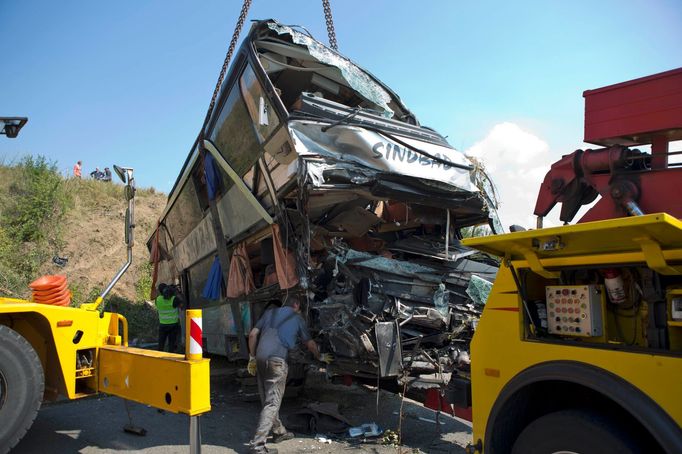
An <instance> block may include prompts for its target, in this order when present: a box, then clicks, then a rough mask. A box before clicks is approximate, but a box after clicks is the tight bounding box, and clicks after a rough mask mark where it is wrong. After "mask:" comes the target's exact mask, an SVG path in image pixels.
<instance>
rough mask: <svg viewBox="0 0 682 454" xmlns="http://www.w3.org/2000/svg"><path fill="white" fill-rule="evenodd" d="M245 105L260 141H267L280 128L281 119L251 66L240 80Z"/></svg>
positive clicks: (247, 67)
mask: <svg viewBox="0 0 682 454" xmlns="http://www.w3.org/2000/svg"><path fill="white" fill-rule="evenodd" d="M239 87H240V88H241V92H242V97H243V98H244V103H245V104H246V108H247V110H248V111H249V116H250V117H251V120H252V121H253V124H254V126H255V128H256V131H257V133H258V141H259V142H260V143H263V142H265V141H267V139H268V138H269V137H270V135H271V134H272V133H273V132H274V131H275V129H277V127H278V126H279V118H278V117H277V113H276V112H275V109H274V108H273V107H272V103H270V100H269V99H268V97H267V95H266V94H265V91H264V90H263V87H262V86H261V84H260V82H259V81H258V78H256V74H255V73H254V72H253V69H252V68H251V66H248V65H247V66H246V68H244V72H243V73H242V76H241V78H240V79H239Z"/></svg>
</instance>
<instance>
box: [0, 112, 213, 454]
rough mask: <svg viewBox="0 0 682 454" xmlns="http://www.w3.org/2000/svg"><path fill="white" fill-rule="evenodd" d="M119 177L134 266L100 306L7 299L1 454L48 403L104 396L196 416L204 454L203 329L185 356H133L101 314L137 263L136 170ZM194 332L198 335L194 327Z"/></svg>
mask: <svg viewBox="0 0 682 454" xmlns="http://www.w3.org/2000/svg"><path fill="white" fill-rule="evenodd" d="M10 120H11V122H7V123H6V124H11V125H13V129H12V130H8V131H7V135H8V136H9V137H12V136H14V137H15V136H16V133H17V132H18V127H16V126H14V125H18V124H19V123H18V122H16V121H15V119H14V118H12V119H10ZM24 123H25V122H24ZM114 170H115V172H116V174H117V175H118V176H119V178H120V179H121V180H122V181H123V183H124V184H125V186H124V194H125V197H126V199H127V201H128V208H127V210H126V215H125V219H126V225H125V242H126V246H127V257H128V258H127V261H126V262H125V264H124V265H123V266H122V267H121V269H120V270H119V272H118V273H117V274H116V276H115V277H114V278H113V279H112V280H111V282H110V283H109V285H107V287H106V288H105V289H104V291H102V293H101V294H100V295H99V296H98V297H97V298H96V300H95V301H94V302H92V303H88V304H83V305H81V306H80V307H78V308H76V307H62V306H58V305H54V304H39V303H36V302H33V301H29V300H21V299H14V298H3V297H0V421H2V424H0V453H3V454H4V453H6V452H8V451H9V450H11V449H12V448H13V447H14V446H16V444H17V443H18V442H19V441H20V440H21V438H22V437H23V436H24V435H25V434H26V432H27V431H28V430H29V428H30V427H31V425H32V424H33V421H34V419H35V418H36V415H37V413H38V409H39V408H40V406H41V403H42V402H43V401H44V400H45V401H51V400H56V399H57V398H58V397H59V396H63V397H65V398H67V399H80V398H84V397H88V396H92V395H94V394H97V393H106V394H111V395H114V396H118V397H122V398H124V399H128V400H132V401H136V402H140V403H143V404H147V405H151V406H153V407H156V408H159V409H162V410H166V411H170V412H173V413H183V414H187V415H189V416H190V431H189V433H190V447H191V448H192V449H193V451H192V452H198V449H199V445H200V430H199V419H198V416H199V415H201V414H203V413H206V412H208V411H209V410H210V409H211V403H210V374H209V360H208V359H204V358H202V356H201V348H200V346H198V348H197V345H200V342H201V334H200V329H199V330H198V332H199V334H198V340H199V344H197V342H192V340H191V339H187V345H189V346H190V347H192V346H194V347H193V350H192V351H188V352H187V354H186V355H180V354H173V353H165V352H157V351H151V350H145V349H140V348H134V347H130V346H129V345H128V322H127V321H126V319H125V317H123V316H122V315H120V314H116V313H111V312H104V311H102V309H101V308H102V303H103V301H104V299H105V298H106V296H107V294H108V293H109V292H110V291H111V289H112V288H113V287H114V285H115V284H116V282H117V281H118V280H119V279H120V278H121V276H123V274H124V273H125V272H126V270H127V269H128V267H129V266H130V264H131V262H132V256H133V253H132V250H133V244H134V241H133V229H134V227H135V223H134V216H133V213H134V197H135V179H134V177H133V169H131V168H126V167H119V166H114ZM34 299H35V294H34ZM187 313H188V316H187V317H188V320H189V322H190V323H193V324H196V325H197V328H200V326H201V311H196V310H188V311H187ZM187 326H192V328H193V330H194V331H195V332H197V330H196V329H194V328H195V326H194V325H187ZM188 331H189V330H188ZM188 336H189V333H188ZM188 348H189V347H188Z"/></svg>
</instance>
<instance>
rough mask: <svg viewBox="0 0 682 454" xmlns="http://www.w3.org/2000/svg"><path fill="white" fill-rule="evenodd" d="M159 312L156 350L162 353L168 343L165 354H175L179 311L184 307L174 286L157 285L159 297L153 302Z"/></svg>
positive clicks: (178, 328) (178, 332) (178, 329)
mask: <svg viewBox="0 0 682 454" xmlns="http://www.w3.org/2000/svg"><path fill="white" fill-rule="evenodd" d="M154 303H155V304H156V309H157V311H158V312H159V345H158V350H159V351H164V350H165V347H166V343H168V350H165V351H167V352H171V353H176V352H177V350H178V335H179V334H180V309H182V308H183V307H184V305H185V302H184V301H183V299H182V297H181V296H180V295H178V293H177V291H176V289H175V286H173V285H166V284H164V283H161V284H159V296H157V297H156V300H155V301H154Z"/></svg>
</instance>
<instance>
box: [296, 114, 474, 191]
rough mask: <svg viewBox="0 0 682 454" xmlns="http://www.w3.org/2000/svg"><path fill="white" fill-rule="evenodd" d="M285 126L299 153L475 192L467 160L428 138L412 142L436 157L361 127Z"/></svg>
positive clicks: (305, 123) (298, 123) (303, 123)
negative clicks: (433, 181)
mask: <svg viewBox="0 0 682 454" xmlns="http://www.w3.org/2000/svg"><path fill="white" fill-rule="evenodd" d="M289 129H290V131H291V134H292V136H293V137H294V138H295V142H294V143H295V145H296V151H297V152H298V153H299V155H302V156H305V155H310V154H312V155H319V156H323V157H325V158H330V159H333V160H335V161H340V162H347V163H353V164H357V165H359V166H361V167H366V168H369V169H373V170H376V171H379V172H383V173H390V174H394V175H402V176H405V175H408V176H412V177H415V178H421V179H425V180H435V181H440V182H443V183H447V184H448V185H450V186H452V187H454V188H457V189H459V190H463V191H467V192H469V193H478V192H479V190H478V188H477V187H476V186H475V185H474V184H473V182H472V180H471V175H470V166H469V162H468V160H467V159H466V158H465V157H464V155H463V154H461V153H460V152H458V151H456V150H455V149H453V148H447V147H445V146H442V145H436V144H432V143H428V142H421V143H419V145H418V146H415V148H417V147H418V148H419V149H420V150H424V151H425V152H427V153H428V154H429V155H432V156H434V157H437V158H439V160H435V159H432V158H430V157H428V156H427V155H426V154H420V153H418V152H417V151H414V149H410V148H407V147H405V146H403V145H401V144H398V143H397V142H396V141H395V140H392V139H390V138H389V137H386V136H385V135H383V134H380V133H378V132H375V131H370V130H367V129H365V128H362V127H357V126H345V125H339V126H335V127H333V128H330V129H327V130H324V127H323V126H322V125H320V124H319V123H318V124H315V123H313V122H304V121H301V122H298V121H297V122H291V123H290V124H289ZM404 140H410V139H407V138H405V139H404ZM413 143H416V142H413ZM443 161H445V162H443Z"/></svg>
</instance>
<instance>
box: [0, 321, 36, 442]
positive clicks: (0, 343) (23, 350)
mask: <svg viewBox="0 0 682 454" xmlns="http://www.w3.org/2000/svg"><path fill="white" fill-rule="evenodd" d="M44 387H45V376H44V374H43V367H42V365H41V364H40V359H39V358H38V355H37V354H36V352H35V350H33V347H32V346H31V344H29V343H28V341H27V340H26V339H24V338H23V337H22V336H21V335H20V334H19V333H17V332H16V331H14V330H12V329H10V328H8V327H6V326H4V325H0V421H2V424H0V453H3V454H4V453H6V452H8V451H9V450H10V449H12V448H13V447H14V446H15V445H16V444H17V443H18V442H19V440H21V438H22V437H23V436H24V434H25V433H26V431H27V430H28V429H29V427H31V424H33V420H34V419H35V418H36V415H37V414H38V409H39V408H40V403H41V402H42V400H43V390H44Z"/></svg>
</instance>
